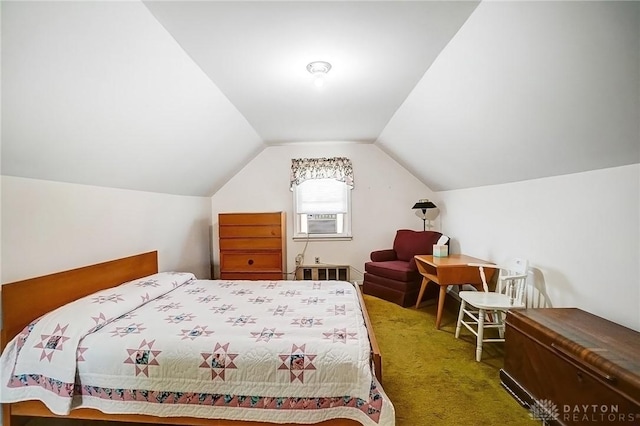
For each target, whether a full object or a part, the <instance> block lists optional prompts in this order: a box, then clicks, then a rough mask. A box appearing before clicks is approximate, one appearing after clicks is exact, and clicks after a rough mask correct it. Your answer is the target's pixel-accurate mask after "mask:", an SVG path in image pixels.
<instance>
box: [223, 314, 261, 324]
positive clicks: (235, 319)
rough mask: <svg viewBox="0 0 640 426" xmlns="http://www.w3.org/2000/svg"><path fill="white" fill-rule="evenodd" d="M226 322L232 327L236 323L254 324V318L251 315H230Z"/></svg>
mask: <svg viewBox="0 0 640 426" xmlns="http://www.w3.org/2000/svg"><path fill="white" fill-rule="evenodd" d="M227 322H228V323H229V324H231V325H232V326H233V327H235V326H236V325H239V326H240V327H244V326H245V325H247V324H255V323H256V318H254V317H252V316H251V315H240V316H239V317H230V318H229V319H228V320H227Z"/></svg>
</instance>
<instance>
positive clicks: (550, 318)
mask: <svg viewBox="0 0 640 426" xmlns="http://www.w3.org/2000/svg"><path fill="white" fill-rule="evenodd" d="M500 378H501V381H502V385H503V386H504V387H505V388H506V389H507V390H508V391H509V392H510V393H511V394H512V395H513V396H514V397H515V398H516V399H518V400H519V401H520V403H521V404H522V405H523V406H525V407H527V408H529V409H530V410H532V415H533V416H537V417H536V418H537V419H538V420H547V423H551V424H563V425H585V424H593V425H595V424H598V425H616V424H621V425H622V424H626V425H629V424H640V333H638V332H636V331H633V330H631V329H629V328H626V327H623V326H621V325H618V324H615V323H613V322H610V321H607V320H605V319H603V318H600V317H597V316H595V315H592V314H589V313H587V312H584V311H581V310H579V309H576V308H548V309H525V310H514V311H510V312H509V313H508V314H507V318H506V330H505V360H504V368H503V369H502V370H501V371H500Z"/></svg>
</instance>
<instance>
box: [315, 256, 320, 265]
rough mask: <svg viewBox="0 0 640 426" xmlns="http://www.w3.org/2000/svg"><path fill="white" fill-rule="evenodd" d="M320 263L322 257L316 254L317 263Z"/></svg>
mask: <svg viewBox="0 0 640 426" xmlns="http://www.w3.org/2000/svg"><path fill="white" fill-rule="evenodd" d="M319 263H320V258H319V257H318V256H316V265H317V264H319Z"/></svg>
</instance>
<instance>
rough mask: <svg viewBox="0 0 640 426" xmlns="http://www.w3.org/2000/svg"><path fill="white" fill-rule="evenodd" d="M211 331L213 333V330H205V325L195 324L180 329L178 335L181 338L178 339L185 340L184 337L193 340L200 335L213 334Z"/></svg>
mask: <svg viewBox="0 0 640 426" xmlns="http://www.w3.org/2000/svg"><path fill="white" fill-rule="evenodd" d="M213 333H214V332H213V330H207V326H206V325H196V326H195V327H193V328H191V329H182V332H181V333H180V334H179V336H182V339H180V340H185V339H191V340H195V339H196V338H198V337H200V336H204V337H208V336H209V335H210V334H213Z"/></svg>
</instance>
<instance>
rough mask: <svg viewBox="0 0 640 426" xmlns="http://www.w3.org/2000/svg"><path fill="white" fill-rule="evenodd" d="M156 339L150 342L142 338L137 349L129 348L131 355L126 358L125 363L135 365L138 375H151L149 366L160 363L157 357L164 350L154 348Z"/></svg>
mask: <svg viewBox="0 0 640 426" xmlns="http://www.w3.org/2000/svg"><path fill="white" fill-rule="evenodd" d="M155 342H156V341H155V340H151V341H149V342H147V341H146V339H145V340H142V343H140V346H138V348H137V349H127V353H128V354H129V356H128V357H127V359H125V360H124V363H125V364H133V365H134V366H135V373H136V376H139V375H141V374H142V375H145V376H147V377H149V366H150V365H160V364H159V363H158V360H157V359H156V358H157V357H158V355H160V353H162V351H158V350H153V344H154V343H155Z"/></svg>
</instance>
